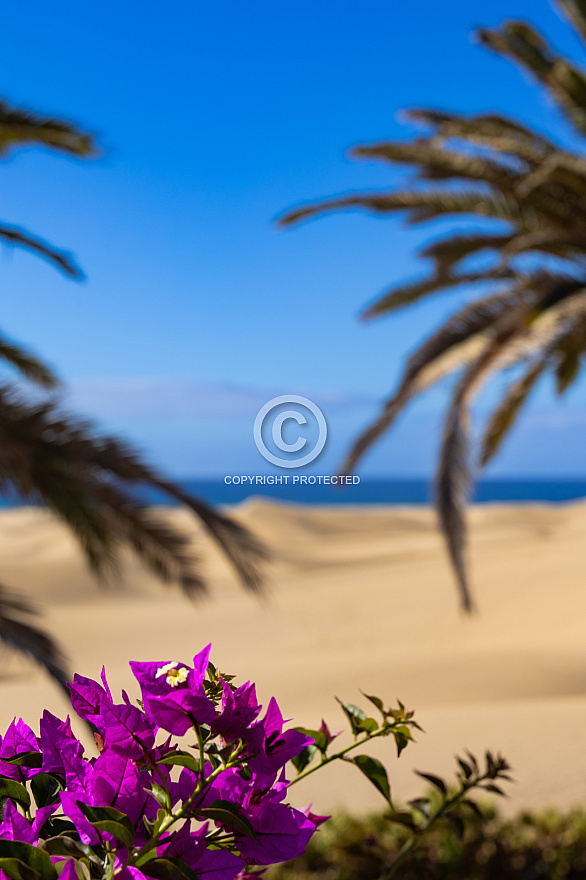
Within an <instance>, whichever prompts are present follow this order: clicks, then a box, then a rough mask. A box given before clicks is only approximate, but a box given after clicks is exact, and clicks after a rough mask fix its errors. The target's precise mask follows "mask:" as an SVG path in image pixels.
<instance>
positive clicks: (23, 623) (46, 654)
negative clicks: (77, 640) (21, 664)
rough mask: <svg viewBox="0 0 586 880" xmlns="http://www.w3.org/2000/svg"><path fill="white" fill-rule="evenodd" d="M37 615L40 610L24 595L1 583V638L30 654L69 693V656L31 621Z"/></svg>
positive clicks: (20, 650)
mask: <svg viewBox="0 0 586 880" xmlns="http://www.w3.org/2000/svg"><path fill="white" fill-rule="evenodd" d="M36 615H38V612H37V610H36V609H35V608H34V607H33V606H32V605H31V604H30V603H29V602H27V601H26V600H25V599H23V598H22V596H15V595H14V594H12V593H10V592H9V591H8V590H7V589H6V588H5V587H3V586H1V585H0V641H2V642H4V644H5V645H8V647H10V648H13V649H14V650H16V651H18V652H19V653H21V654H24V655H25V656H27V657H30V659H31V660H33V661H34V662H35V663H36V664H37V665H38V666H41V667H42V668H43V669H44V670H45V671H46V672H48V674H49V675H50V676H51V678H52V679H54V681H56V682H57V684H58V685H59V687H60V688H61V689H62V690H63V691H64V692H65V694H66V695H68V694H69V691H68V690H67V687H66V682H67V680H68V678H69V676H68V673H67V671H66V666H65V659H64V657H63V654H62V652H61V649H60V648H59V647H58V645H57V643H56V642H55V641H54V639H53V638H51V636H50V635H49V634H48V633H46V632H45V631H44V630H42V629H40V628H39V627H38V626H35V625H34V624H33V623H32V622H31V618H33V617H34V616H36Z"/></svg>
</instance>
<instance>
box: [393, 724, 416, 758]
mask: <svg viewBox="0 0 586 880" xmlns="http://www.w3.org/2000/svg"><path fill="white" fill-rule="evenodd" d="M393 736H394V737H395V745H396V746H397V757H399V756H400V754H401V752H402V751H403V749H404V748H406V747H407V746H408V745H409V743H410V742H412V741H413V737H412V736H411V731H410V730H409V728H408V727H405V726H404V725H401V727H395V728H394V729H393Z"/></svg>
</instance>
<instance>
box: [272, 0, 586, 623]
mask: <svg viewBox="0 0 586 880" xmlns="http://www.w3.org/2000/svg"><path fill="white" fill-rule="evenodd" d="M557 5H558V6H559V8H560V10H561V12H562V13H563V14H564V15H565V17H566V18H567V19H568V20H569V22H570V23H571V25H572V26H573V27H574V29H575V30H576V32H577V33H578V35H579V36H580V37H581V39H582V42H583V43H585V44H586V0H557ZM477 36H478V38H479V41H480V43H481V44H482V45H484V46H486V47H487V48H489V49H491V50H493V51H494V52H496V53H498V54H499V55H502V56H504V57H506V58H507V59H510V60H512V61H514V62H515V63H516V64H518V65H519V66H520V67H521V68H522V69H523V70H524V71H526V72H528V73H529V74H530V75H531V77H532V78H533V79H534V80H536V81H537V83H538V84H539V85H540V86H541V87H543V88H544V90H545V91H546V93H547V94H548V96H549V97H550V99H551V100H552V101H553V102H554V104H555V105H557V107H558V109H559V110H560V111H561V113H562V115H563V116H564V117H565V121H566V123H567V124H568V125H569V126H570V128H571V129H572V130H573V133H574V135H576V134H577V135H578V136H579V137H581V138H585V137H586V73H585V71H584V70H583V69H582V68H581V67H578V66H576V65H575V64H573V63H572V62H570V61H569V60H567V59H566V58H564V57H562V56H561V55H558V54H557V53H556V52H555V51H554V49H552V48H551V46H550V45H549V44H548V43H547V41H546V39H545V38H544V37H543V36H542V35H541V34H540V33H538V32H537V31H536V30H535V29H534V28H533V27H532V26H531V25H529V24H527V23H526V22H522V21H507V22H505V23H504V24H503V25H502V26H501V27H499V28H498V29H495V30H480V31H479V32H478V34H477ZM406 117H407V119H408V120H409V121H411V122H412V123H414V124H416V125H418V126H420V127H422V128H423V129H424V132H425V133H424V134H423V135H422V136H420V137H416V138H414V139H413V140H409V141H401V142H384V143H377V144H371V145H368V146H360V147H357V148H355V149H354V150H352V155H353V156H355V157H357V158H366V159H380V160H382V161H383V162H391V163H399V164H401V165H406V166H412V167H413V168H414V170H415V178H414V181H413V182H412V183H411V182H410V183H409V184H408V185H407V186H406V187H405V188H402V187H401V188H393V189H391V190H390V191H386V192H377V193H366V194H357V195H349V196H348V195H346V196H342V197H339V198H332V199H329V200H326V201H321V202H319V203H317V204H310V205H307V206H302V207H300V208H298V209H296V210H293V211H290V212H288V213H287V214H286V215H284V216H283V217H282V218H281V219H280V223H281V224H283V225H290V224H292V223H296V222H299V221H300V220H304V219H306V218H309V217H315V216H316V215H319V214H325V213H328V212H331V211H337V210H340V209H352V208H358V209H364V210H366V211H369V212H373V213H375V214H382V215H392V214H397V213H403V214H405V215H406V218H407V222H408V223H409V224H418V223H423V222H428V221H433V220H435V219H436V218H445V217H448V218H457V217H462V218H463V220H464V223H463V226H462V228H461V229H460V230H459V231H456V232H453V231H452V232H450V234H449V235H447V236H446V237H442V238H438V239H436V240H433V241H431V242H430V243H428V244H427V245H426V246H425V247H424V248H423V249H422V250H421V251H420V252H419V256H420V257H422V258H423V259H426V260H429V261H431V271H430V272H429V273H428V274H427V275H426V276H424V277H423V278H421V279H417V280H415V281H413V282H409V283H406V284H401V285H400V286H395V287H393V288H391V289H390V290H388V291H386V292H384V294H383V295H382V296H380V297H379V299H377V300H376V301H375V302H374V304H372V305H370V306H369V307H368V308H367V309H366V310H365V311H364V313H363V315H362V317H363V318H365V319H369V318H374V317H379V316H381V315H386V314H388V313H390V312H393V311H395V310H396V309H400V308H403V307H405V306H409V305H411V304H412V303H415V302H419V301H420V300H422V299H423V298H424V297H428V296H431V295H433V294H436V293H444V292H446V291H450V290H453V289H456V288H458V287H460V288H462V287H465V288H467V289H469V290H474V289H477V291H478V293H477V298H476V299H475V300H474V301H473V302H471V303H470V304H469V305H466V306H464V307H463V308H461V309H460V310H459V311H457V312H456V313H455V314H453V315H452V316H451V317H450V318H449V320H448V321H446V322H445V323H444V324H443V326H441V327H440V328H439V329H438V330H437V331H436V332H435V333H433V334H432V335H431V336H429V338H428V339H427V340H426V341H425V342H424V343H423V345H421V346H420V347H419V348H418V349H417V350H416V351H414V352H413V354H412V355H411V356H410V358H409V359H408V361H407V364H406V366H405V369H404V372H403V375H402V378H401V381H400V382H399V385H398V388H397V389H396V390H395V392H394V393H393V394H392V396H391V397H389V399H388V400H387V401H386V402H385V403H384V405H383V407H382V410H381V412H380V414H379V415H378V417H377V418H376V420H375V421H373V423H372V424H371V425H370V427H368V429H367V430H365V431H364V433H363V434H361V436H359V437H358V439H357V440H356V442H355V443H354V445H353V446H352V448H351V450H350V452H349V454H348V456H347V458H346V461H345V462H344V464H343V468H342V470H343V472H349V471H351V470H353V469H354V468H355V467H356V465H357V463H358V462H359V460H360V459H361V458H362V456H363V455H364V454H365V453H366V452H367V450H368V449H370V447H371V446H372V445H373V443H375V442H376V441H377V440H378V439H379V438H380V437H381V435H382V434H384V432H385V431H387V430H388V429H389V428H390V427H391V425H392V424H393V423H394V421H395V419H396V417H397V415H398V414H399V413H400V412H401V410H402V409H403V408H404V407H405V405H406V404H407V403H409V402H410V401H411V400H412V399H413V398H414V397H415V396H416V395H417V394H420V393H422V392H423V391H425V390H426V389H427V388H429V387H430V386H431V385H433V384H434V383H436V382H437V381H439V380H440V379H441V378H442V377H444V376H445V375H446V374H448V373H450V372H452V371H458V373H459V376H458V380H457V383H456V385H455V389H454V391H453V394H452V397H451V402H450V405H449V407H448V411H447V413H446V418H445V424H444V430H443V438H442V442H441V450H440V456H439V465H438V469H437V476H436V503H437V508H438V512H439V520H440V525H441V528H442V530H443V533H444V535H445V538H446V541H447V546H448V550H449V555H450V558H451V562H452V564H453V567H454V570H455V573H456V577H457V582H458V586H459V594H460V598H461V602H462V605H463V607H464V608H465V609H466V610H468V611H470V610H471V608H472V599H471V596H470V589H469V584H468V578H467V571H466V560H465V549H466V546H465V545H466V528H465V519H464V511H465V504H466V498H467V494H468V491H469V487H470V483H471V471H470V465H469V421H470V416H469V409H470V402H471V400H472V399H473V398H474V396H475V395H476V394H477V392H478V390H479V388H480V386H481V385H482V384H483V383H484V382H485V381H486V380H487V379H488V378H489V377H491V376H493V375H494V374H495V373H497V372H499V371H502V370H507V369H509V368H511V367H517V369H516V370H514V371H513V377H512V380H511V382H510V384H509V387H508V389H507V390H506V392H505V393H504V395H503V397H502V400H501V402H500V403H499V405H498V407H497V408H496V410H495V411H494V412H493V413H492V415H491V416H490V417H489V419H488V422H487V424H486V426H485V428H484V434H483V439H482V442H481V450H480V456H479V464H480V466H484V465H486V464H487V463H488V462H489V461H490V460H491V459H492V457H493V456H494V455H495V453H496V452H497V451H498V449H499V447H500V445H501V443H502V441H503V439H504V437H505V436H506V434H507V432H508V431H509V430H510V429H511V427H512V426H513V424H514V422H515V419H516V418H517V415H518V413H519V411H520V409H521V408H522V406H523V404H525V403H526V401H527V399H528V397H529V395H530V393H531V392H532V390H533V389H534V388H535V386H536V384H537V383H538V381H539V379H540V378H541V377H542V376H543V375H544V374H546V373H548V372H552V373H553V374H554V376H555V380H556V383H557V390H558V392H559V393H560V394H563V393H564V392H565V391H566V390H567V389H568V388H569V387H570V385H571V384H572V383H573V382H574V380H575V379H576V377H577V375H578V373H579V369H580V366H581V363H582V361H581V358H582V355H583V353H584V351H585V349H586V157H585V156H584V154H582V153H580V152H576V151H573V150H571V149H566V148H565V147H564V146H563V145H562V144H561V143H559V142H557V141H556V140H554V139H552V138H549V137H546V136H544V135H543V134H542V133H541V132H538V131H536V130H535V129H533V128H529V127H527V126H525V125H522V124H520V123H519V122H517V121H516V120H515V119H511V118H507V117H505V116H501V115H498V114H493V113H491V114H484V115H477V116H464V115H459V114H456V113H447V112H442V111H438V110H433V109H431V110H430V109H412V110H409V111H407V113H406Z"/></svg>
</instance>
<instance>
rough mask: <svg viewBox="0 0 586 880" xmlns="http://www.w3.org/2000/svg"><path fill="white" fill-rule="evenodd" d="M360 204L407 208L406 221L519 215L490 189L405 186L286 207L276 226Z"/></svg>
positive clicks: (379, 210) (383, 210) (390, 210)
mask: <svg viewBox="0 0 586 880" xmlns="http://www.w3.org/2000/svg"><path fill="white" fill-rule="evenodd" d="M347 208H349V209H354V208H361V209H363V210H366V211H370V212H372V213H374V214H394V213H398V212H399V211H409V212H410V216H409V222H412V223H418V222H423V221H426V220H430V219H433V218H434V217H437V216H439V215H442V216H450V215H451V214H471V215H480V216H482V217H492V218H494V219H497V220H505V221H509V222H516V221H519V220H522V219H523V215H522V213H521V211H520V209H519V205H518V204H517V202H516V201H515V200H513V199H508V198H506V197H505V196H502V195H500V194H499V193H496V192H491V191H490V190H486V191H484V190H482V191H481V190H472V189H470V190H467V191H462V190H459V191H450V190H437V189H433V190H405V191H403V192H401V191H399V192H394V193H388V194H384V193H380V194H377V193H373V194H365V195H352V196H342V197H340V198H338V199H331V200H328V201H325V202H319V203H317V204H312V205H305V206H304V207H301V208H296V209H295V210H293V211H288V212H287V213H286V214H284V215H283V216H281V217H280V218H278V220H277V223H278V224H279V225H280V226H291V225H292V224H293V223H298V222H300V221H301V220H307V219H309V218H310V217H317V216H320V215H322V214H328V213H331V212H332V211H339V210H344V209H347Z"/></svg>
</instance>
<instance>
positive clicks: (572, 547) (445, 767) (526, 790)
mask: <svg viewBox="0 0 586 880" xmlns="http://www.w3.org/2000/svg"><path fill="white" fill-rule="evenodd" d="M233 512H234V515H235V516H236V517H238V519H240V520H241V521H242V522H244V523H246V524H248V525H249V526H250V527H251V528H252V529H254V530H255V531H256V532H257V533H258V535H259V536H260V537H262V538H263V539H264V540H265V541H266V542H267V543H268V544H269V546H270V547H271V548H272V549H273V551H274V553H275V557H276V558H275V562H274V564H273V566H272V568H271V591H270V596H269V598H268V601H266V602H263V603H259V602H258V600H256V599H255V598H254V597H252V596H250V595H247V594H245V593H244V592H243V591H242V590H241V589H240V588H239V586H238V585H237V583H236V582H235V580H234V578H233V576H232V574H231V572H230V570H229V569H228V567H227V565H226V563H225V562H224V560H223V559H222V558H221V557H220V556H219V554H218V553H217V552H216V551H215V550H214V548H212V547H210V545H209V543H208V542H207V540H206V539H205V538H204V537H203V536H202V535H201V532H200V530H199V529H198V527H197V525H195V524H194V522H193V520H192V519H191V518H190V517H189V515H188V514H187V513H186V512H184V511H173V512H168V513H167V514H166V515H169V516H171V517H172V518H173V519H174V521H175V522H176V523H177V524H178V525H181V526H184V527H185V528H189V529H191V530H192V531H193V534H194V539H196V540H197V541H198V542H200V543H201V544H202V554H203V555H204V556H205V559H206V569H207V572H208V574H209V580H210V584H211V591H210V592H211V596H210V599H209V600H208V601H206V602H201V603H197V604H195V605H193V604H190V603H189V602H188V601H187V600H186V599H185V598H184V597H183V596H181V595H180V594H179V593H178V592H177V591H176V590H174V589H171V588H165V587H162V586H160V585H159V584H157V583H156V582H155V581H154V580H153V578H152V577H150V576H149V575H148V574H146V573H145V572H144V570H143V569H142V567H141V566H140V565H139V564H138V563H137V562H136V561H134V560H131V559H129V560H128V564H127V566H126V568H125V578H124V582H123V583H116V584H115V585H112V586H111V587H110V588H109V589H108V590H106V591H104V590H103V589H100V588H99V586H98V585H97V584H96V583H95V581H94V580H93V579H92V577H91V576H90V575H89V574H88V572H87V570H86V568H85V565H84V562H83V560H82V558H81V556H80V553H79V551H78V550H77V548H76V545H75V543H74V542H73V540H72V539H71V538H70V537H69V535H68V533H67V531H66V530H65V529H64V528H63V527H62V526H61V525H59V523H57V522H56V521H55V520H54V519H53V518H52V517H51V516H50V515H49V514H47V513H45V512H43V511H40V510H34V509H19V510H12V511H3V512H1V513H0V583H3V584H8V585H10V586H12V587H14V588H17V589H19V590H21V591H22V592H23V593H25V594H26V595H27V596H29V597H31V598H33V599H35V601H36V602H38V603H39V605H40V606H41V607H42V608H43V610H44V612H45V615H46V623H47V627H48V628H51V630H52V631H53V632H54V633H55V634H58V636H59V638H60V640H61V641H62V643H63V645H64V646H65V648H66V650H67V653H68V655H69V658H70V660H71V666H72V668H73V669H74V670H76V671H79V672H82V673H84V674H86V675H91V676H94V677H95V676H97V674H98V673H99V669H100V667H101V665H102V663H105V664H106V667H107V671H108V676H109V679H110V681H111V683H112V685H113V686H114V687H115V688H119V687H121V686H125V687H128V685H129V683H130V678H129V671H128V668H127V662H128V660H129V659H169V658H177V659H185V660H187V661H188V660H190V658H191V657H192V656H193V654H194V653H195V651H196V650H199V649H200V648H201V647H203V645H204V644H206V643H207V642H209V641H212V642H213V645H214V650H213V658H214V660H215V662H216V663H217V664H218V665H219V666H220V668H221V669H223V670H224V671H226V672H233V673H236V674H237V675H238V677H239V678H240V680H245V679H247V678H252V679H253V680H255V681H256V682H257V684H258V687H259V693H260V695H261V697H262V699H263V701H264V702H266V701H267V700H268V698H269V697H270V696H271V695H272V694H274V695H275V696H276V697H277V699H278V700H279V702H280V704H281V705H282V707H283V710H284V712H285V714H286V717H293V718H294V719H295V722H296V723H299V724H304V725H306V726H309V727H312V726H315V725H319V722H320V720H321V717H322V716H325V717H326V719H328V720H329V721H330V723H331V726H332V727H333V728H336V729H338V728H339V727H343V717H342V716H341V713H340V710H339V709H338V707H337V705H336V703H335V701H334V699H333V697H334V695H337V696H339V697H341V698H345V699H347V700H350V701H353V702H360V700H361V695H360V693H359V689H360V688H362V689H363V690H365V691H367V692H370V693H376V694H379V695H380V696H382V697H384V698H385V700H386V701H388V702H392V701H394V700H395V699H396V698H397V697H398V698H400V699H401V700H402V701H403V702H405V703H406V704H407V705H408V706H410V707H413V708H415V709H416V711H417V718H418V719H419V721H420V723H421V724H422V725H423V727H424V728H425V730H426V733H425V734H422V735H421V736H420V737H419V738H418V739H419V741H418V743H417V744H416V745H414V746H411V747H410V748H409V749H407V751H406V752H404V754H403V756H402V757H401V759H400V760H399V761H397V760H396V758H395V757H394V756H393V746H392V743H390V742H388V741H385V742H381V743H377V744H375V745H374V746H373V748H372V750H371V752H372V753H373V754H377V755H379V756H380V757H382V758H383V759H384V760H385V761H386V762H387V763H388V766H389V768H390V771H391V781H392V783H393V788H394V791H395V795H396V797H398V798H399V799H400V798H406V797H410V796H412V795H413V794H414V793H415V792H417V791H419V790H420V789H421V786H420V785H419V783H418V782H417V780H416V779H415V778H414V777H413V775H412V770H413V768H415V767H416V768H418V769H422V770H431V771H439V772H444V773H449V772H450V770H451V769H452V767H453V754H454V753H455V752H456V751H461V750H462V748H463V747H468V748H470V749H472V750H477V751H480V752H481V751H482V750H483V749H484V748H485V747H489V748H491V749H493V750H501V751H503V752H504V753H505V755H506V756H507V757H508V758H509V760H510V761H511V763H512V764H513V766H514V769H515V777H516V779H517V780H518V784H517V785H516V786H514V788H513V789H512V790H511V794H512V797H511V800H510V802H509V804H508V808H509V809H511V810H515V809H521V808H523V807H539V806H546V805H550V804H555V805H558V806H568V805H572V804H578V803H586V732H585V731H586V639H585V635H586V578H585V577H584V570H585V567H586V565H585V564H586V503H576V504H568V505H563V506H550V505H523V506H521V505H515V506H512V505H485V506H482V507H476V508H474V509H473V510H472V511H471V516H470V520H471V537H472V540H471V565H472V571H473V580H474V588H475V594H476V598H477V602H478V606H479V609H480V610H479V613H478V614H477V615H475V616H474V617H471V618H464V617H462V615H461V614H460V612H459V611H458V607H457V602H456V594H455V589H454V585H453V582H452V578H451V575H450V571H449V569H448V566H447V563H446V559H445V553H444V549H443V546H442V544H441V541H440V538H439V536H438V534H437V531H436V528H435V520H434V516H433V513H432V512H431V511H430V510H426V509H421V508H413V507H393V508H390V507H389V508H376V507H372V508H364V507H360V508H358V507H354V508H353V507H344V508H340V507H337V508H333V507H329V508H328V507H321V508H317V507H312V508H308V507H299V506H295V505H286V504H276V503H268V502H265V501H262V502H261V501H249V502H247V503H245V504H243V505H240V506H239V507H238V508H235V509H234V511H233ZM0 656H1V657H2V663H1V665H0V729H5V727H6V726H7V725H8V723H9V722H10V720H11V719H12V717H13V716H14V715H22V717H24V718H25V720H27V721H28V722H29V723H31V724H32V726H33V727H35V726H36V724H37V720H38V717H39V715H40V713H41V711H42V709H43V708H44V707H47V708H49V709H51V710H52V711H54V712H55V713H57V714H65V712H66V711H67V709H66V704H65V700H64V699H63V698H62V697H61V695H60V694H58V693H57V692H56V690H55V689H54V687H53V686H52V685H51V683H50V682H49V681H48V679H46V678H45V677H44V675H43V674H42V673H39V672H38V671H37V670H36V669H35V668H34V667H32V666H30V665H29V664H28V663H27V662H26V661H23V660H22V659H20V658H18V657H16V656H14V655H13V654H10V653H9V652H8V651H2V653H1V655H0ZM375 746H376V747H375ZM351 769H352V768H347V767H344V766H341V767H330V768H327V769H326V770H325V771H324V772H323V773H321V774H316V775H315V776H314V777H312V778H311V779H308V780H307V782H303V783H301V784H300V785H299V788H298V789H297V790H296V795H297V797H298V802H299V803H304V802H307V801H313V802H314V805H315V808H316V809H317V810H318V811H325V810H330V809H332V808H333V807H335V806H340V805H345V806H347V807H349V808H353V809H360V810H362V809H366V808H370V807H376V806H377V805H379V800H378V798H379V796H378V795H377V793H376V792H375V791H374V789H372V790H371V788H370V786H369V783H368V782H367V781H366V780H363V779H362V778H359V776H358V774H357V773H355V774H353V773H352V772H351Z"/></svg>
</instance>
